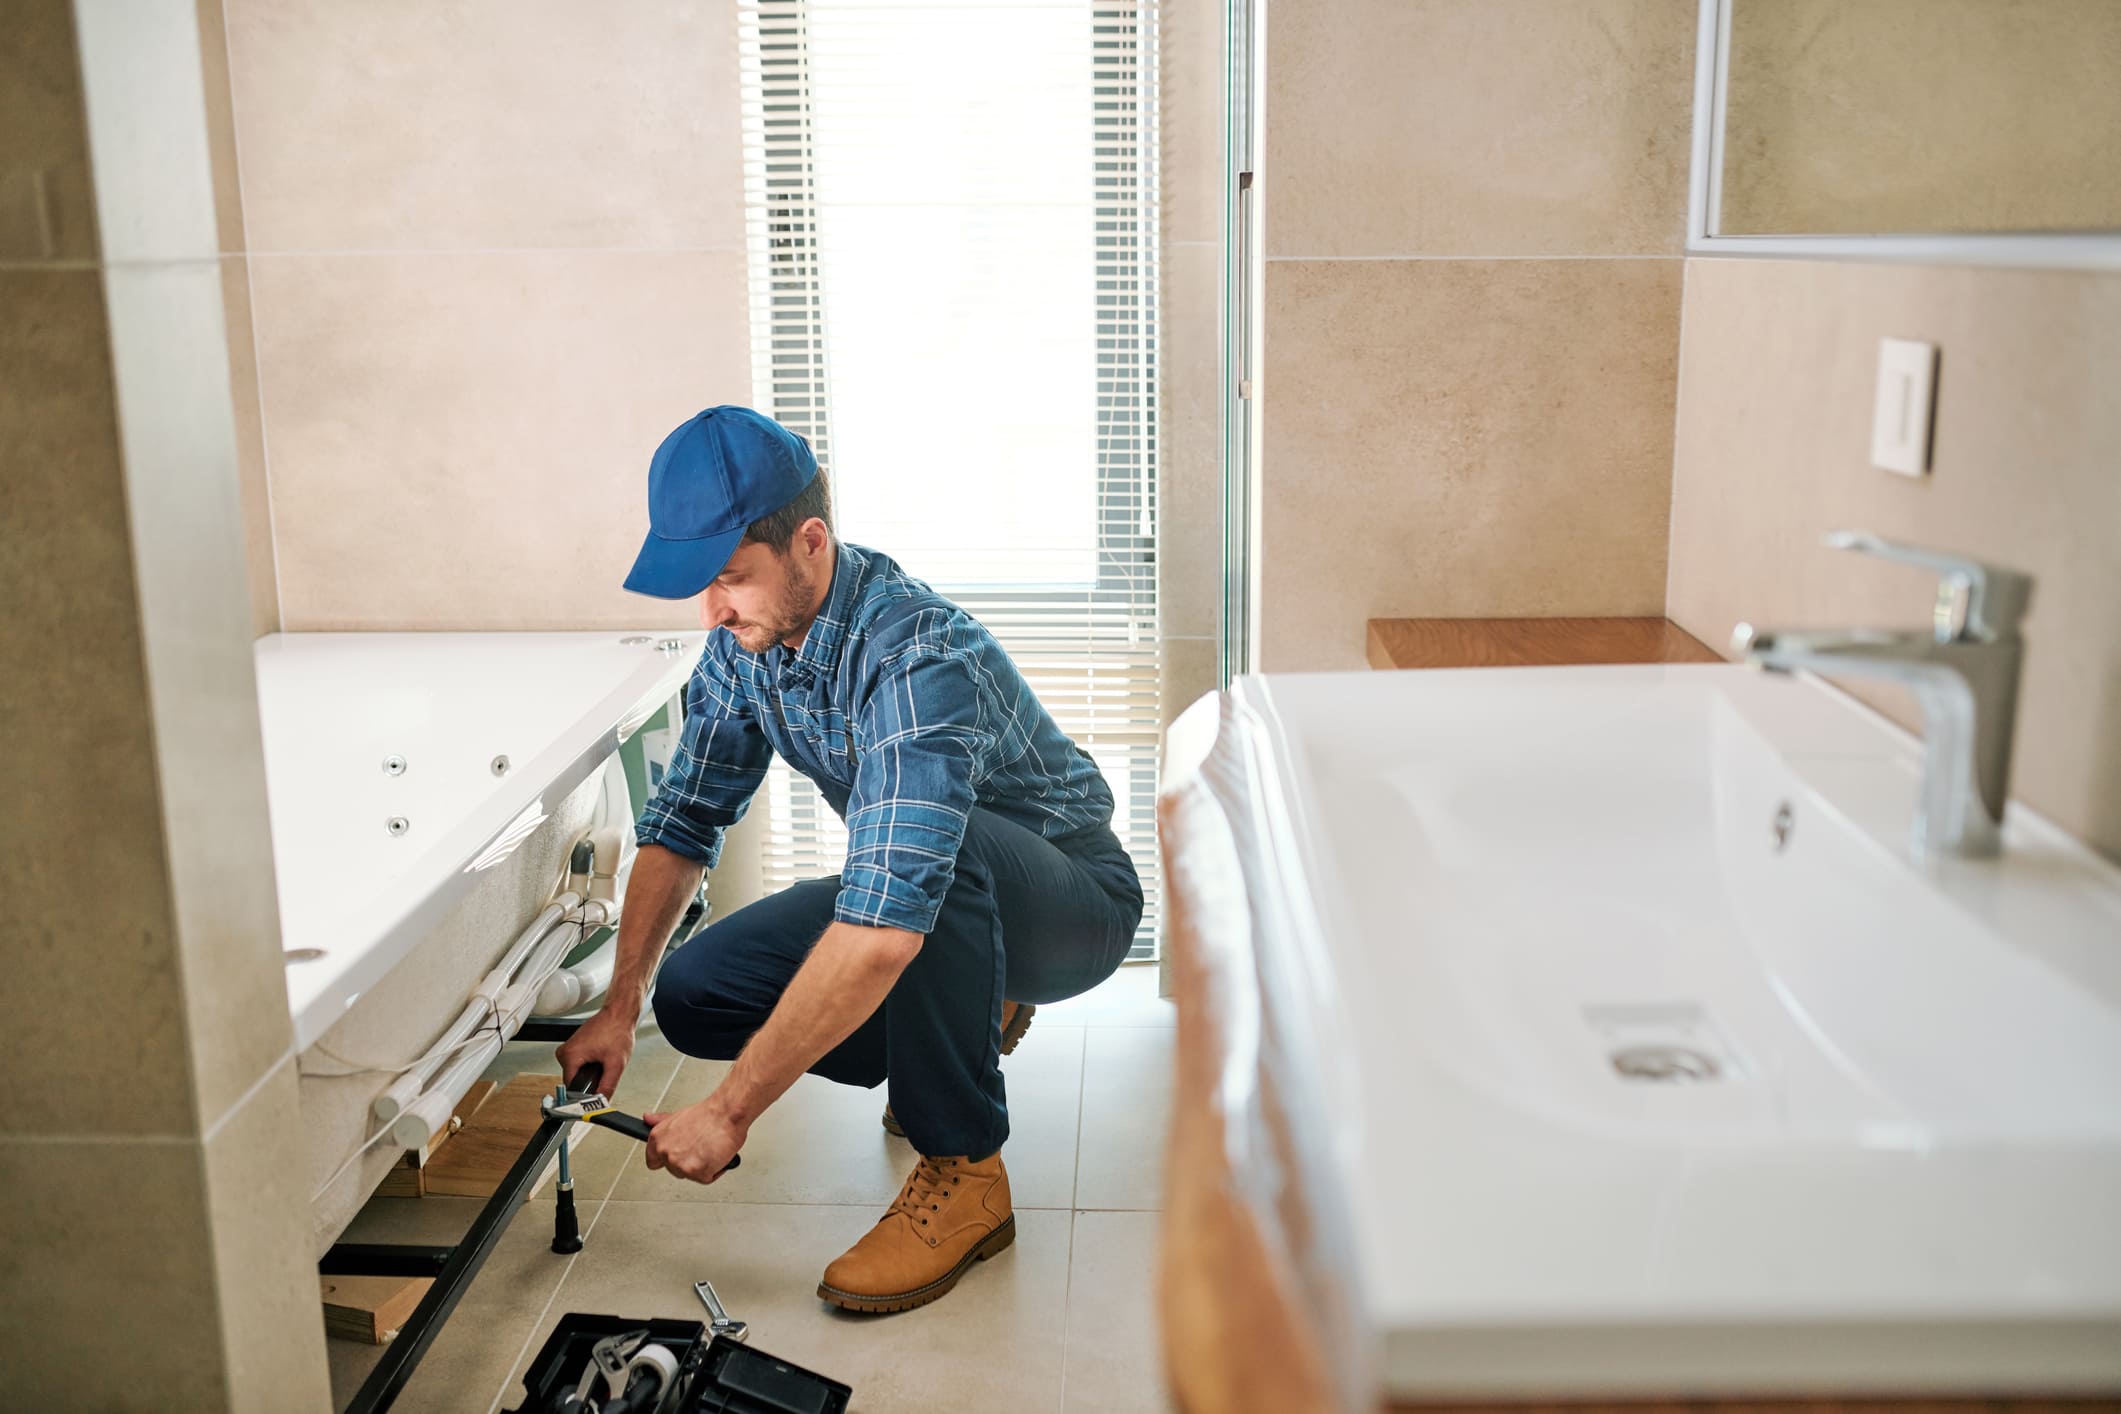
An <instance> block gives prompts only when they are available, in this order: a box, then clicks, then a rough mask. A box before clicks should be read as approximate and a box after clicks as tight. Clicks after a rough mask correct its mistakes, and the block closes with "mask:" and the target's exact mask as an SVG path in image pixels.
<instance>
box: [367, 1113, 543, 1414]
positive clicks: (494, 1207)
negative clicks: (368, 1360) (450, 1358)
mask: <svg viewBox="0 0 2121 1414" xmlns="http://www.w3.org/2000/svg"><path fill="white" fill-rule="evenodd" d="M568 1124H569V1121H567V1120H560V1119H548V1120H546V1121H545V1122H544V1123H543V1124H541V1125H539V1126H538V1132H537V1133H536V1134H535V1135H534V1136H532V1138H531V1141H530V1143H529V1144H527V1145H526V1146H524V1149H523V1152H522V1154H521V1156H520V1157H518V1158H517V1159H516V1161H515V1164H514V1166H513V1167H512V1168H510V1169H509V1170H508V1176H507V1177H506V1178H504V1179H502V1180H501V1187H500V1189H499V1190H498V1191H497V1192H495V1194H494V1195H493V1198H492V1200H491V1201H490V1202H488V1203H487V1205H486V1206H485V1208H483V1209H481V1210H480V1212H479V1216H478V1218H477V1219H476V1220H474V1221H473V1223H472V1225H471V1231H469V1232H467V1233H465V1234H464V1240H463V1241H462V1242H459V1243H458V1244H457V1245H456V1246H455V1247H454V1248H452V1249H451V1250H450V1253H449V1259H448V1261H446V1262H444V1263H443V1265H442V1269H441V1271H439V1272H437V1273H436V1274H435V1284H434V1285H433V1286H431V1287H429V1288H428V1289H427V1295H425V1296H423V1297H422V1298H420V1304H419V1306H418V1307H417V1308H416V1309H415V1310H414V1311H413V1313H412V1316H411V1318H410V1319H409V1320H407V1321H406V1322H405V1325H404V1326H403V1328H401V1329H400V1331H399V1332H398V1338H397V1339H396V1340H394V1341H392V1342H391V1343H390V1344H389V1345H386V1346H384V1347H383V1358H382V1359H381V1360H379V1361H377V1362H376V1367H375V1369H373V1370H371V1371H370V1372H369V1375H368V1378H367V1379H366V1380H365V1381H363V1382H362V1384H361V1388H360V1391H359V1393H357V1394H355V1395H354V1397H353V1403H351V1404H349V1405H347V1406H346V1408H347V1412H348V1414H373V1411H378V1410H384V1409H388V1408H390V1406H391V1404H392V1402H393V1401H395V1400H396V1399H397V1397H398V1393H399V1391H400V1390H402V1389H404V1387H405V1382H406V1381H407V1380H409V1379H411V1378H412V1372H413V1371H414V1369H416V1368H417V1367H418V1366H419V1363H420V1359H421V1357H422V1356H424V1355H426V1354H427V1347H428V1346H430V1345H432V1344H433V1343H434V1338H435V1336H436V1335H438V1334H440V1332H441V1329H442V1323H443V1322H444V1321H446V1320H448V1319H449V1313H450V1312H451V1311H454V1310H455V1309H456V1305H457V1302H458V1301H460V1300H462V1299H463V1296H464V1292H465V1289H466V1288H468V1287H469V1286H470V1285H471V1279H472V1278H473V1277H475V1276H477V1275H478V1271H479V1268H480V1267H482V1266H484V1265H485V1264H486V1259H487V1258H488V1257H489V1256H491V1255H492V1254H493V1249H494V1244H495V1243H497V1242H499V1241H500V1239H501V1233H502V1232H503V1231H504V1230H505V1229H506V1228H507V1226H508V1220H509V1219H510V1218H512V1217H514V1216H515V1212H516V1209H518V1208H520V1207H522V1206H523V1200H524V1199H525V1198H527V1197H528V1196H529V1195H530V1187H531V1185H532V1184H533V1183H535V1182H536V1181H537V1177H538V1175H539V1174H540V1173H542V1172H544V1169H545V1165H546V1163H547V1162H548V1161H550V1160H551V1158H552V1153H553V1149H554V1148H555V1147H556V1146H558V1145H560V1144H563V1143H565V1142H566V1139H567V1126H568Z"/></svg>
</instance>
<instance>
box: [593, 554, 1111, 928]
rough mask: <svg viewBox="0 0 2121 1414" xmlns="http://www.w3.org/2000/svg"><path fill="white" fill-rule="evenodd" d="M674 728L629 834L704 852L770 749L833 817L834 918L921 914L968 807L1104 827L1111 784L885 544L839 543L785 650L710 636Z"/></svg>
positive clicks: (901, 918)
mask: <svg viewBox="0 0 2121 1414" xmlns="http://www.w3.org/2000/svg"><path fill="white" fill-rule="evenodd" d="M685 713H686V715H685V730H684V735H683V738H682V741H681V743H680V745H679V747H678V750H677V753H676V755H675V757H674V758H673V759H672V761H671V763H670V771H669V773H668V774H667V775H665V776H664V777H663V781H662V784H661V786H660V787H658V789H657V790H656V793H655V796H654V798H653V799H651V800H650V801H649V802H648V804H647V806H646V808H645V809H643V810H642V812H641V819H640V823H639V826H638V828H637V829H636V831H635V838H636V839H637V840H638V841H639V842H640V843H642V844H654V845H661V846H663V847H664V848H665V849H669V850H672V851H675V852H676V853H678V854H681V855H684V856H685V857H686V858H688V859H693V860H697V861H699V862H700V863H703V864H707V865H710V866H711V865H712V864H713V863H714V862H715V861H716V859H717V858H719V857H720V855H721V852H722V831H723V829H724V828H725V827H727V826H729V825H733V824H735V823H736V822H737V820H739V819H740V818H742V816H743V814H744V811H745V809H746V807H747V806H748V805H749V804H750V802H751V796H752V794H753V792H755V791H756V790H757V789H758V787H759V782H760V781H762V780H763V779H764V778H765V775H766V767H767V764H768V762H769V761H770V759H771V753H773V752H776V751H777V752H779V753H780V755H781V757H782V759H784V760H785V761H787V762H788V764H789V765H791V766H793V767H794V768H795V769H796V770H798V771H801V772H802V773H803V774H804V775H806V776H808V777H809V778H810V779H811V780H813V781H815V782H816V783H817V787H818V789H819V790H820V791H821V792H823V794H824V796H825V799H826V800H827V801H828V802H829V803H830V804H831V806H832V808H833V809H834V810H835V811H837V812H838V813H839V816H840V818H841V819H843V820H845V821H846V822H847V834H848V840H847V862H846V865H845V867H844V868H843V869H842V870H841V871H840V892H839V899H838V902H837V904H836V905H835V907H834V916H835V917H836V918H838V919H840V920H841V921H843V922H847V923H860V924H867V925H870V926H874V927H889V928H904V929H906V930H907V931H909V932H914V933H921V934H926V933H928V932H930V931H931V930H932V929H933V928H934V927H935V915H936V913H937V911H938V910H940V909H941V908H942V904H943V895H944V894H945V893H946V892H948V890H949V888H950V880H951V878H952V877H953V875H954V874H955V872H956V869H957V852H958V847H959V845H960V844H961V843H962V842H963V840H964V837H965V821H966V819H967V817H968V816H969V815H970V813H971V811H972V807H973V806H975V805H978V806H981V807H983V808H985V809H988V810H991V811H993V812H994V813H995V814H997V815H1000V816H1002V817H1003V818H1004V819H1007V820H1010V821H1013V822H1014V823H1016V824H1019V825H1022V826H1023V827H1024V828H1026V829H1028V830H1031V831H1033V832H1035V833H1037V834H1040V835H1042V836H1044V837H1045V838H1047V839H1049V840H1054V841H1055V842H1057V843H1059V842H1063V841H1065V840H1066V839H1067V838H1068V837H1069V836H1072V835H1075V834H1077V833H1080V832H1083V831H1089V830H1095V829H1097V828H1098V827H1101V826H1105V825H1108V824H1109V823H1110V822H1111V819H1112V790H1111V787H1109V786H1108V785H1106V783H1105V778H1104V776H1103V774H1102V773H1100V772H1099V770H1098V768H1097V763H1096V762H1094V761H1092V760H1091V759H1090V758H1089V757H1088V756H1087V755H1085V754H1084V753H1083V751H1082V749H1081V748H1080V747H1078V746H1076V744H1075V743H1074V742H1072V741H1070V740H1069V739H1068V738H1067V737H1066V736H1064V735H1062V733H1061V730H1060V728H1059V727H1058V726H1057V725H1055V724H1054V721H1053V718H1052V717H1050V716H1049V715H1047V713H1046V709H1045V708H1044V707H1042V706H1041V705H1040V704H1039V701H1038V699H1037V698H1036V697H1034V696H1033V695H1032V692H1031V688H1030V685H1029V684H1027V683H1026V682H1025V681H1024V678H1023V675H1022V674H1021V673H1019V672H1018V671H1017V669H1016V664H1014V663H1013V662H1011V661H1010V660H1009V655H1008V654H1007V653H1005V652H1004V651H1003V650H1002V646H1001V644H999V643H997V642H995V640H994V635H993V634H991V633H989V632H988V631H987V630H986V629H985V628H984V627H982V626H981V624H980V623H979V621H978V620H977V619H975V618H973V617H972V616H971V615H970V614H968V613H966V612H965V611H964V610H963V609H960V608H958V607H957V606H956V605H955V604H952V603H951V602H950V601H949V600H947V599H945V598H943V597H942V596H941V595H939V594H937V593H936V592H935V591H934V590H932V589H930V588H929V587H928V586H927V585H925V584H923V583H921V581H919V580H917V579H914V578H912V577H911V576H909V575H908V574H906V572H905V571H904V570H902V569H900V568H899V567H898V565H897V564H896V563H894V562H893V561H892V560H891V559H889V558H888V557H886V556H884V555H881V554H879V553H877V552H876V551H874V550H864V549H860V548H857V547H856V546H853V545H849V544H846V543H844V542H842V543H841V544H840V546H839V561H838V564H837V565H836V566H835V568H834V570H833V575H832V589H831V592H830V593H829V594H828V596H827V597H826V600H825V605H824V608H823V609H822V610H821V611H820V612H819V614H818V617H817V621H816V622H815V623H813V624H812V625H811V626H810V632H809V633H808V634H807V635H806V636H805V637H804V639H803V646H802V648H801V649H800V650H798V651H794V652H791V651H790V650H789V649H787V648H785V647H776V648H771V649H768V650H767V651H766V652H765V653H751V652H747V651H745V649H744V648H743V647H741V646H740V645H739V644H738V643H737V641H736V638H735V637H734V636H733V635H732V634H730V633H728V632H726V631H716V632H714V633H711V634H709V635H708V636H707V646H706V648H705V650H704V651H703V652H702V653H701V654H700V662H699V666H698V667H697V668H695V669H694V670H693V674H692V681H691V683H690V684H689V685H688V686H687V688H686V690H685Z"/></svg>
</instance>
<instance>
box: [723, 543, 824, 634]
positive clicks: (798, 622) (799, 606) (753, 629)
mask: <svg viewBox="0 0 2121 1414" xmlns="http://www.w3.org/2000/svg"><path fill="white" fill-rule="evenodd" d="M815 589H816V585H815V584H813V583H809V582H806V581H805V580H804V579H803V578H802V576H801V575H800V574H799V573H798V572H797V571H796V570H795V568H794V566H793V564H791V565H790V566H789V574H788V583H787V584H786V585H785V586H783V587H782V589H781V597H780V600H779V602H777V603H776V604H775V605H774V606H773V616H772V618H771V619H770V620H765V621H755V622H752V623H750V624H747V625H745V626H744V627H743V628H742V629H740V630H739V631H738V633H737V642H738V643H740V644H742V645H743V647H744V649H745V651H747V652H751V653H769V652H771V651H772V650H774V649H775V648H779V647H781V646H783V645H784V644H786V643H787V642H788V640H789V639H791V638H793V637H795V635H796V634H798V633H801V632H802V631H803V630H804V629H805V628H807V627H809V624H810V619H809V611H810V596H811V594H812V593H813V592H814V591H815ZM761 632H763V633H764V634H765V637H764V638H763V639H761V640H760V641H759V643H758V646H757V647H753V646H752V644H751V643H749V642H746V635H753V636H755V635H756V634H758V633H761Z"/></svg>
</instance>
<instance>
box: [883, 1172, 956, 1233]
mask: <svg viewBox="0 0 2121 1414" xmlns="http://www.w3.org/2000/svg"><path fill="white" fill-rule="evenodd" d="M957 1164H958V1161H957V1160H956V1159H931V1158H929V1157H927V1156H926V1155H922V1157H921V1161H920V1162H919V1163H918V1164H915V1165H914V1167H913V1176H912V1177H911V1178H909V1179H907V1180H906V1186H905V1188H904V1189H902V1190H901V1191H900V1193H899V1195H898V1201H897V1202H895V1203H893V1204H892V1205H891V1211H892V1212H893V1213H904V1214H905V1215H906V1216H907V1217H909V1218H911V1219H913V1221H914V1222H915V1224H917V1225H918V1226H921V1227H926V1226H928V1220H929V1219H930V1218H932V1217H933V1216H935V1214H936V1213H938V1212H940V1211H941V1210H942V1206H943V1205H942V1202H941V1200H942V1199H943V1198H944V1197H946V1196H947V1195H948V1194H949V1192H950V1190H951V1189H952V1188H954V1187H956V1186H957V1185H958V1184H959V1183H960V1182H962V1178H961V1176H960V1175H959V1174H958V1173H957V1171H956V1170H957ZM886 1216H889V1215H888V1214H887V1215H886Z"/></svg>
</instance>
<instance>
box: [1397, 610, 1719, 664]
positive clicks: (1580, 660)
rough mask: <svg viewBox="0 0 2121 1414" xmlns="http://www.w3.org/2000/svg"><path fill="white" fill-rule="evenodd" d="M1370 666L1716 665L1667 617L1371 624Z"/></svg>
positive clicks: (1714, 656) (1710, 655) (1711, 654)
mask: <svg viewBox="0 0 2121 1414" xmlns="http://www.w3.org/2000/svg"><path fill="white" fill-rule="evenodd" d="M1369 658H1370V666H1371V667H1373V668H1560V667H1585V666H1590V665H1596V664H1605V663H1720V662H1722V661H1724V660H1723V658H1722V657H1721V656H1720V655H1719V654H1717V653H1716V652H1714V651H1713V650H1712V649H1710V648H1709V647H1708V646H1707V645H1706V644H1704V643H1703V642H1702V641H1701V640H1700V639H1698V638H1696V637H1694V636H1693V635H1692V634H1690V633H1688V632H1687V631H1686V630H1685V629H1683V628H1681V627H1679V625H1677V624H1675V623H1673V622H1672V621H1671V620H1670V619H1372V620H1370V633H1369Z"/></svg>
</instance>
